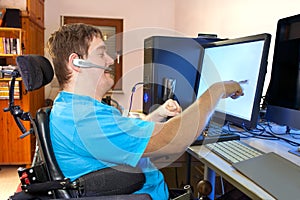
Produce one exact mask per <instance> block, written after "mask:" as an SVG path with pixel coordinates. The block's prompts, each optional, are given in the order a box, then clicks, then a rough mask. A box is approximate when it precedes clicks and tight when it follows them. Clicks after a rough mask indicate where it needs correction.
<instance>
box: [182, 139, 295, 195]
mask: <svg viewBox="0 0 300 200" xmlns="http://www.w3.org/2000/svg"><path fill="white" fill-rule="evenodd" d="M241 140H242V141H243V142H245V143H247V144H249V145H251V146H253V147H255V148H257V149H259V150H261V151H263V152H266V153H267V152H275V153H277V154H279V155H281V156H282V157H284V158H286V159H288V160H290V161H292V162H293V163H295V164H297V165H299V166H300V157H299V156H296V155H294V154H291V153H289V152H288V151H289V150H291V149H295V148H296V147H293V146H291V145H290V144H288V143H286V142H283V141H281V140H263V139H257V138H249V139H241ZM298 142H299V141H298ZM187 152H188V153H189V154H190V155H191V156H193V157H194V158H196V159H198V160H199V161H201V162H202V163H203V164H205V165H207V166H208V167H209V168H210V169H212V170H214V171H215V172H216V173H217V174H219V175H220V176H222V177H223V178H225V179H226V180H227V181H228V182H230V183H231V184H232V185H233V186H235V187H236V188H238V189H239V190H240V191H242V192H243V193H245V194H246V195H247V196H249V197H250V198H252V199H268V200H269V199H275V198H274V197H273V196H271V195H270V194H269V193H267V192H266V191H265V190H264V189H262V188H261V187H260V186H258V185H257V184H256V183H254V182H253V181H251V180H250V179H248V178H247V177H245V176H244V175H242V174H241V173H239V172H238V171H237V170H236V169H234V168H233V167H232V166H231V165H230V164H229V163H228V162H226V161H225V160H223V159H222V158H220V157H219V156H217V155H216V154H214V153H213V152H211V151H210V150H209V149H207V148H205V147H204V146H191V147H189V148H188V150H187Z"/></svg>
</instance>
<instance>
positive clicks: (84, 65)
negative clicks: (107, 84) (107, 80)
mask: <svg viewBox="0 0 300 200" xmlns="http://www.w3.org/2000/svg"><path fill="white" fill-rule="evenodd" d="M73 64H74V65H75V66H77V67H82V68H100V69H104V70H106V71H112V70H113V69H112V68H111V67H104V66H100V65H96V64H94V63H91V62H88V61H86V60H83V59H79V58H75V59H73Z"/></svg>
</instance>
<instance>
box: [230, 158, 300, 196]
mask: <svg viewBox="0 0 300 200" xmlns="http://www.w3.org/2000/svg"><path fill="white" fill-rule="evenodd" d="M232 166H233V167H234V168H235V169H237V170H238V171H239V172H241V173H242V174H244V175H245V176H247V177H248V178H249V179H251V180H252V181H253V182H255V183H256V184H257V185H259V186H260V187H262V188H263V189H264V190H265V191H267V192H268V193H269V194H270V195H272V196H274V197H275V198H276V199H279V200H280V199H283V200H287V199H299V195H300V166H298V165H296V164H294V163H292V162H291V161H289V160H287V159H285V158H283V157H281V156H279V155H278V154H276V153H274V152H270V153H266V154H263V155H261V156H258V157H255V158H251V159H249V160H245V161H241V162H238V163H234V164H233V165H232Z"/></svg>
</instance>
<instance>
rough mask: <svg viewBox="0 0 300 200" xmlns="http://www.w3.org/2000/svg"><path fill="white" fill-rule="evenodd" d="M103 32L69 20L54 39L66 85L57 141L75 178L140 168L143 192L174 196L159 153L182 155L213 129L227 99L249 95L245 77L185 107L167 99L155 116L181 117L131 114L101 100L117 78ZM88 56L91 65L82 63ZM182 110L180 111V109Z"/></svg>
mask: <svg viewBox="0 0 300 200" xmlns="http://www.w3.org/2000/svg"><path fill="white" fill-rule="evenodd" d="M102 38H103V37H102V33H101V32H100V30H99V29H97V28H94V27H92V26H89V25H85V24H70V25H65V26H62V27H61V28H60V29H59V30H58V31H56V32H54V33H53V34H52V35H51V37H50V38H49V41H48V49H49V53H50V55H51V56H52V60H53V65H54V68H55V74H56V77H57V79H58V82H59V84H60V87H61V89H62V91H61V92H60V93H59V95H58V96H57V98H56V99H55V101H54V105H53V108H52V111H51V116H50V131H51V140H52V144H53V149H54V152H55V156H56V158H57V161H58V164H59V167H60V168H61V170H62V172H63V174H64V175H65V176H66V177H68V178H70V179H71V180H75V179H77V178H79V177H80V176H82V175H85V174H87V173H89V172H92V171H95V170H98V169H102V168H106V167H111V166H115V165H122V164H125V165H131V166H138V167H140V168H141V169H142V171H143V172H144V174H145V177H146V182H145V184H144V186H143V188H142V189H140V190H139V191H137V192H136V193H147V194H149V195H150V196H151V197H152V199H159V200H162V199H168V198H169V193H168V188H167V185H166V183H165V182H164V178H163V175H162V174H161V172H160V171H159V170H158V169H156V167H155V166H154V165H153V164H152V163H151V161H150V158H151V157H157V156H164V155H171V154H176V153H177V154H180V153H181V154H182V153H183V152H184V151H185V150H186V148H187V147H188V146H189V145H190V144H192V143H193V141H194V140H195V138H197V137H198V136H199V134H200V133H201V130H202V129H203V128H204V127H205V125H206V123H207V121H208V120H209V118H210V116H211V114H212V112H213V111H214V108H215V106H216V104H217V103H218V101H219V100H220V99H221V98H227V97H231V98H238V97H239V96H241V95H242V94H243V92H242V88H241V87H240V85H239V84H238V83H237V82H234V81H227V82H220V83H215V84H213V85H212V86H211V87H210V88H209V90H208V91H206V92H205V93H204V94H203V95H202V96H201V97H200V98H199V99H198V100H197V101H196V102H195V103H193V104H192V105H191V106H190V107H188V108H187V109H186V110H185V111H183V112H182V113H180V111H181V110H180V107H179V106H178V104H177V103H176V102H174V101H171V100H170V101H167V102H166V103H165V104H164V105H163V107H162V108H159V109H158V110H157V111H154V112H153V113H152V114H150V116H148V117H147V118H148V119H153V118H159V117H160V116H162V115H161V114H160V113H161V111H163V112H164V113H165V114H166V115H163V117H166V116H168V115H169V116H174V117H173V118H171V119H169V120H168V121H166V122H154V121H150V120H149V121H147V120H140V119H132V118H127V117H123V116H122V115H121V113H120V112H119V111H118V110H117V109H115V108H113V107H111V106H108V105H105V104H103V103H101V99H102V98H103V97H104V95H105V94H106V93H107V91H109V90H110V89H111V87H112V86H113V84H114V80H113V78H112V77H111V74H110V71H109V66H110V65H112V64H113V62H114V61H113V60H112V59H111V58H110V57H109V56H108V55H107V53H106V48H105V44H104V41H103V39H102ZM77 59H83V62H84V63H85V65H86V66H89V67H82V66H80V64H78V60H77ZM178 113H180V114H178Z"/></svg>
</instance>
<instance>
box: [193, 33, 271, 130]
mask: <svg viewBox="0 0 300 200" xmlns="http://www.w3.org/2000/svg"><path fill="white" fill-rule="evenodd" d="M255 41H264V45H263V50H262V57H261V62H260V69H259V77H258V80H257V88H256V92H255V99H254V102H253V106H252V114H251V118H250V120H247V119H243V118H240V117H237V116H233V115H230V114H226V113H222V112H219V111H215V112H214V114H213V116H212V117H211V119H212V120H214V121H218V122H223V123H224V124H225V123H227V122H230V123H231V124H234V125H236V126H239V127H242V128H247V129H254V128H256V126H257V124H258V119H259V112H260V103H261V101H262V92H263V87H264V81H265V76H266V73H267V65H268V54H269V48H270V42H271V34H269V33H262V34H257V35H251V36H246V37H240V38H235V39H227V40H224V41H218V42H212V43H208V44H204V45H202V48H203V49H202V51H200V52H201V55H200V56H201V58H200V63H201V64H200V65H199V75H198V76H199V77H197V79H196V80H197V82H196V84H195V87H197V88H198V87H199V83H200V78H201V71H202V63H203V58H204V54H205V49H208V48H216V47H221V46H227V45H234V44H241V43H249V42H255ZM195 91H197V92H198V89H197V90H195ZM196 96H198V94H196Z"/></svg>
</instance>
